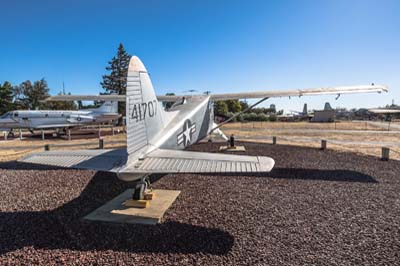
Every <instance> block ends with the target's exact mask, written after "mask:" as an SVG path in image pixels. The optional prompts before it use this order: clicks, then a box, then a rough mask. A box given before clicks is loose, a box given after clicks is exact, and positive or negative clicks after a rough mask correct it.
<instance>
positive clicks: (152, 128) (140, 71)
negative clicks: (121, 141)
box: [126, 56, 165, 154]
mask: <svg viewBox="0 0 400 266" xmlns="http://www.w3.org/2000/svg"><path fill="white" fill-rule="evenodd" d="M164 116H165V112H164V110H163V108H162V107H161V105H160V104H159V102H158V101H157V98H156V95H155V92H154V89H153V85H152V83H151V80H150V76H149V74H148V73H147V70H146V68H145V67H144V65H143V63H142V61H140V59H139V58H138V57H137V56H132V57H131V60H130V62H129V68H128V77H127V86H126V130H127V151H128V154H132V153H134V152H136V151H138V150H140V149H142V148H143V147H145V146H146V145H149V144H151V143H152V141H154V140H155V137H156V135H157V134H159V133H160V131H161V130H162V129H163V128H164V120H165V119H164Z"/></svg>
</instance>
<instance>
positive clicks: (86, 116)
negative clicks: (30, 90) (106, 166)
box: [0, 110, 120, 130]
mask: <svg viewBox="0 0 400 266" xmlns="http://www.w3.org/2000/svg"><path fill="white" fill-rule="evenodd" d="M119 117H120V115H119V114H118V113H103V112H96V111H93V110H89V111H86V110H85V111H53V110H43V111H29V110H22V111H13V112H9V113H7V114H5V115H3V116H2V117H1V118H0V128H1V129H3V130H4V129H9V130H11V129H16V128H29V129H46V128H68V127H75V126H79V125H82V124H93V123H95V124H96V123H104V122H107V121H110V120H116V119H118V118H119Z"/></svg>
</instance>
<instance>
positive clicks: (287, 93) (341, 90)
mask: <svg viewBox="0 0 400 266" xmlns="http://www.w3.org/2000/svg"><path fill="white" fill-rule="evenodd" d="M368 92H378V93H381V92H388V88H387V86H385V85H359V86H342V87H323V88H313V89H297V90H279V91H254V92H252V91H251V90H247V92H239V93H223V94H210V95H209V96H210V98H211V99H212V100H215V101H219V100H237V99H257V98H266V97H268V98H273V97H295V96H299V97H300V96H311V95H323V94H335V95H338V94H350V93H368ZM193 96H194V95H173V96H170V95H158V96H157V100H159V101H162V102H175V101H177V100H179V99H182V97H186V98H190V97H193ZM78 100H82V101H94V100H100V101H106V100H116V101H125V95H56V96H51V97H49V98H47V99H46V101H78Z"/></svg>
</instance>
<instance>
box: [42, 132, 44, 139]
mask: <svg viewBox="0 0 400 266" xmlns="http://www.w3.org/2000/svg"><path fill="white" fill-rule="evenodd" d="M42 140H44V130H42Z"/></svg>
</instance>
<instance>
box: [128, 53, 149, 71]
mask: <svg viewBox="0 0 400 266" xmlns="http://www.w3.org/2000/svg"><path fill="white" fill-rule="evenodd" d="M129 71H135V72H147V70H146V68H145V67H144V65H143V63H142V61H141V60H140V59H139V57H137V56H136V55H134V56H132V57H131V61H130V62H129Z"/></svg>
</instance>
